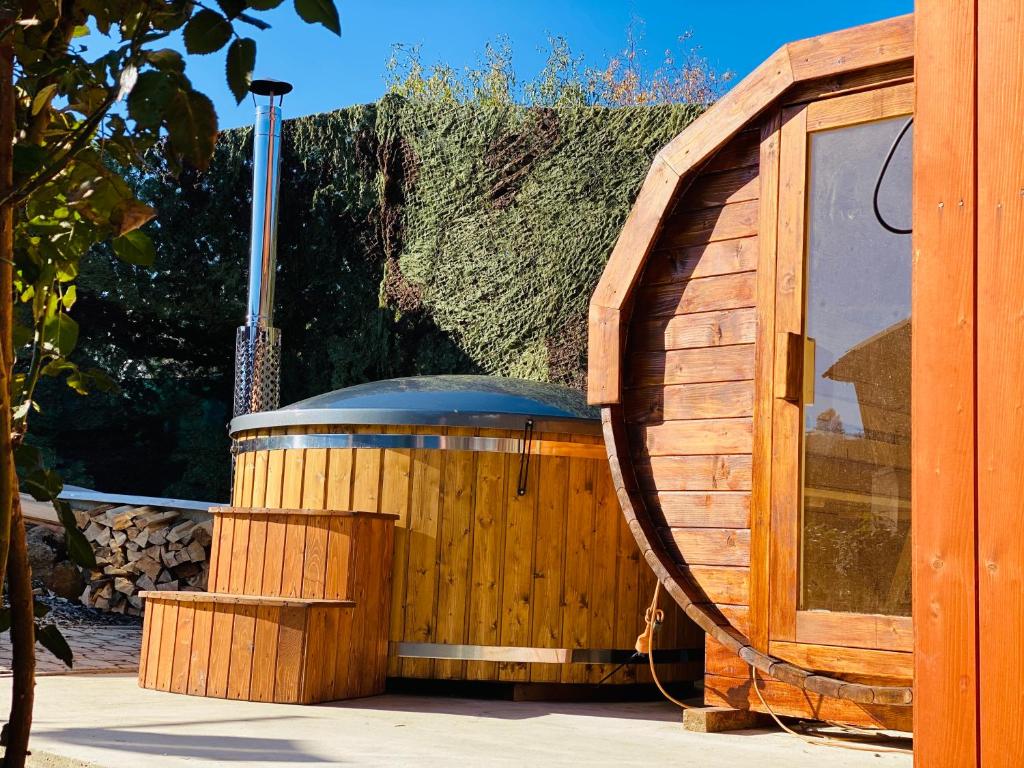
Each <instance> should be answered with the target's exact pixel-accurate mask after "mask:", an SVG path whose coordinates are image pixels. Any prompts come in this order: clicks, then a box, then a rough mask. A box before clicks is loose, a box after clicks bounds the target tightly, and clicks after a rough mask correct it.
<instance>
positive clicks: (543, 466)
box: [530, 456, 573, 682]
mask: <svg viewBox="0 0 1024 768" xmlns="http://www.w3.org/2000/svg"><path fill="white" fill-rule="evenodd" d="M531 463H532V462H531ZM569 463H570V459H568V458H565V457H561V456H544V457H543V458H542V459H541V460H540V462H538V464H539V466H538V467H537V470H538V481H539V483H540V487H539V489H538V498H537V522H536V525H537V529H536V530H537V535H536V536H535V537H534V553H533V585H532V592H533V603H532V605H531V609H532V610H531V613H532V616H531V620H530V638H531V639H530V645H532V646H533V647H534V648H564V647H565V646H564V645H563V643H562V579H563V575H564V570H565V560H566V558H567V557H571V556H572V554H573V553H572V551H571V550H570V548H569V547H568V545H567V542H566V514H567V511H568V492H569V484H568V482H567V480H568V477H569ZM532 470H533V467H531V471H532ZM560 673H561V670H560V669H559V667H558V665H556V664H533V665H532V668H531V669H530V681H531V682H556V681H557V680H558V678H559V675H560Z"/></svg>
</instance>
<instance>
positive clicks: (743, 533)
mask: <svg viewBox="0 0 1024 768" xmlns="http://www.w3.org/2000/svg"><path fill="white" fill-rule="evenodd" d="M665 537H666V539H667V541H666V545H667V546H669V548H670V549H675V551H676V553H677V557H679V558H680V559H681V560H682V562H684V563H687V564H689V565H738V566H743V567H749V564H750V531H749V530H746V529H733V528H668V529H666V530H665ZM673 545H674V547H673Z"/></svg>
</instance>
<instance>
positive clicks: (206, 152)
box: [166, 89, 217, 171]
mask: <svg viewBox="0 0 1024 768" xmlns="http://www.w3.org/2000/svg"><path fill="white" fill-rule="evenodd" d="M166 120H167V133H168V135H169V140H170V144H171V148H172V149H173V150H174V151H175V152H176V153H177V154H178V155H180V156H181V157H183V158H185V159H186V160H188V161H189V162H190V163H191V164H192V165H193V166H195V167H196V168H198V169H199V170H201V171H204V170H206V168H207V167H208V166H209V164H210V158H211V157H212V156H213V145H214V144H215V143H216V141H217V112H216V111H215V110H214V108H213V102H212V101H210V100H209V99H208V98H207V97H206V96H204V95H203V94H201V93H199V92H198V91H194V90H191V89H188V90H185V89H182V90H179V91H178V92H177V93H176V94H175V96H174V99H173V100H172V102H171V105H170V109H169V110H168V112H167V116H166Z"/></svg>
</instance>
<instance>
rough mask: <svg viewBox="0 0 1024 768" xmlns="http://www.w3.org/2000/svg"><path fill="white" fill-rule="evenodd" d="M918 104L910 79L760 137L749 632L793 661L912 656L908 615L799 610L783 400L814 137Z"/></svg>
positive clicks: (795, 503)
mask: <svg viewBox="0 0 1024 768" xmlns="http://www.w3.org/2000/svg"><path fill="white" fill-rule="evenodd" d="M913 105H914V84H913V82H907V83H900V84H897V85H891V84H879V86H878V87H877V88H873V89H869V90H864V91H860V92H857V93H852V94H846V95H840V96H835V97H832V98H825V99H820V100H817V101H811V102H809V103H806V104H801V105H798V106H793V107H788V108H784V109H782V110H781V111H780V112H779V113H777V114H778V117H777V118H776V117H775V116H771V117H769V119H768V120H767V121H766V124H765V125H766V130H765V132H764V135H763V137H762V160H765V159H767V160H768V161H769V162H772V161H774V162H775V163H776V164H775V165H773V166H772V167H771V168H770V169H769V170H770V171H772V172H771V173H769V174H768V178H769V179H771V178H772V177H773V176H774V177H775V178H776V179H777V182H776V181H774V180H773V181H772V182H771V183H773V184H776V183H777V187H775V188H773V189H771V190H768V191H767V192H768V194H767V195H762V199H763V200H765V199H767V200H769V201H771V203H770V204H773V205H774V206H775V210H774V211H771V210H762V216H763V220H764V221H775V222H777V227H776V228H775V233H774V234H775V242H770V241H769V242H766V243H765V245H764V247H765V248H772V249H773V250H774V253H772V254H764V253H763V254H762V264H767V263H768V262H771V263H772V264H773V266H774V269H770V270H765V271H764V272H763V273H762V272H761V270H760V269H759V278H760V280H762V281H763V282H762V284H760V285H759V286H758V290H759V295H761V296H765V295H768V296H771V297H772V299H773V300H772V301H771V302H769V303H768V305H767V306H766V307H765V310H764V311H761V310H760V306H761V305H760V304H759V317H758V321H759V338H760V339H764V340H767V341H771V342H772V343H771V344H770V346H769V349H773V350H774V352H772V353H770V356H769V359H767V360H764V361H763V362H764V365H762V366H759V367H758V370H759V372H761V375H760V377H759V380H758V382H757V385H756V386H757V387H758V388H759V391H758V393H757V395H756V397H755V400H756V402H758V403H761V404H763V406H762V408H761V409H760V412H759V413H757V414H755V422H756V423H755V431H756V432H758V433H759V434H762V435H767V437H766V438H765V440H764V441H759V443H758V445H759V446H760V447H761V449H762V452H764V451H765V450H766V449H767V451H768V455H764V453H762V456H761V457H757V456H755V457H754V461H755V468H756V469H755V471H756V472H757V473H758V474H759V475H760V477H755V487H761V488H763V489H765V490H764V491H763V496H762V498H765V499H767V500H768V502H769V504H768V506H769V511H768V514H766V515H765V516H764V518H765V519H764V522H767V524H768V536H767V537H766V538H767V546H766V547H765V549H766V554H767V558H766V562H765V564H764V567H765V568H766V573H767V575H766V576H765V577H764V578H761V579H757V580H756V581H753V582H752V589H754V590H756V591H757V594H756V595H752V596H751V599H752V604H754V605H760V606H761V610H759V611H755V612H754V614H753V617H752V618H753V619H754V621H755V622H758V621H759V622H760V623H761V624H762V626H759V627H752V631H751V634H752V637H755V638H756V639H757V640H758V641H759V645H761V646H762V647H764V649H765V650H770V651H772V652H777V653H778V655H780V657H782V658H792V659H793V660H794V661H796V660H797V658H796V657H797V656H803V655H806V653H807V649H813V648H824V647H835V648H844V649H848V650H844V659H845V660H846V661H848V662H855V663H856V660H857V659H860V660H861V662H863V664H862V665H860V664H858V665H857V666H864V667H865V668H867V667H875V668H877V666H878V658H877V657H878V654H880V653H881V654H890V656H889V658H904V659H909V654H907V652H909V651H911V650H912V648H913V628H912V620H911V619H910V618H909V617H894V616H885V615H873V614H872V615H861V614H849V613H842V614H839V613H830V612H825V611H820V612H819V611H798V610H797V604H798V603H797V601H798V589H799V582H798V577H799V570H798V569H799V536H800V514H799V510H800V498H801V492H800V486H801V483H800V471H801V470H800V465H801V451H800V445H801V433H802V429H801V425H802V418H803V416H802V413H803V407H802V404H801V403H800V402H791V401H790V400H786V399H783V397H781V396H780V395H781V394H782V393H781V391H780V390H781V389H782V388H784V387H787V386H790V388H791V385H792V383H791V382H786V381H785V371H786V368H787V361H786V356H787V353H788V351H789V350H788V343H787V336H788V335H789V334H795V335H796V336H802V334H803V325H804V304H805V301H804V275H805V264H806V253H805V251H806V210H807V205H806V194H805V193H806V185H807V160H808V136H809V134H810V133H813V132H816V131H824V130H829V129H833V128H839V127H844V126H849V125H856V124H859V123H866V122H872V121H875V120H880V119H885V118H889V117H897V116H900V115H909V114H912V113H913ZM776 169H777V176H776V175H775V173H776ZM762 191H763V192H764V190H762ZM765 214H768V215H765ZM765 240H766V241H768V240H769V239H768V238H765ZM771 257H774V258H771ZM767 281H771V285H768V284H767ZM765 374H768V375H765ZM755 538H763V537H759V536H757V535H755ZM800 646H803V647H804V649H805V650H804V651H802V652H799V653H798V652H797V651H796V650H795V649H797V648H798V647H800ZM819 655H821V654H819ZM908 669H909V661H908V662H907V663H905V664H900V665H896V667H894V668H893V671H894V674H895V675H898V676H903V675H904V674H905V672H906V671H907V670H908Z"/></svg>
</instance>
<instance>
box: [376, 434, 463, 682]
mask: <svg viewBox="0 0 1024 768" xmlns="http://www.w3.org/2000/svg"><path fill="white" fill-rule="evenodd" d="M443 461H444V452H443V451H432V450H415V451H413V465H412V487H411V490H410V497H409V498H410V503H409V525H408V530H409V533H408V537H409V565H408V571H407V573H408V575H409V579H408V581H407V583H406V600H405V605H404V606H403V610H404V611H405V628H404V631H403V637H404V639H405V640H406V641H408V642H419V643H430V642H433V637H434V619H435V617H434V607H435V605H436V602H435V599H436V596H437V532H438V515H439V514H440V509H439V503H440V494H441V492H442V490H443V488H442V482H443V474H442V472H443V466H442V463H443ZM356 629H357V630H358V627H357V628H356ZM433 668H434V665H433V662H432V661H431V660H430V659H402V667H401V669H402V675H403V676H404V677H430V675H431V673H432V671H433Z"/></svg>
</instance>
